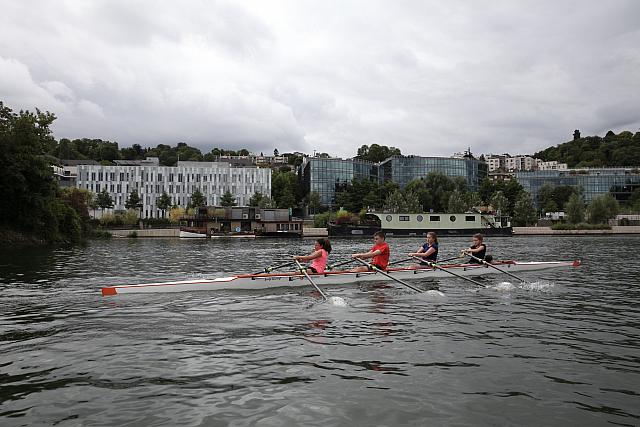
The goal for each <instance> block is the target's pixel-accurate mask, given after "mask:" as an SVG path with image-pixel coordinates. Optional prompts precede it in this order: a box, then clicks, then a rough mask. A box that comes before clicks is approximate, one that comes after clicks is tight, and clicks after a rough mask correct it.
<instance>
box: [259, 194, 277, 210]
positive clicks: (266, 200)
mask: <svg viewBox="0 0 640 427" xmlns="http://www.w3.org/2000/svg"><path fill="white" fill-rule="evenodd" d="M258 207H259V208H261V209H270V208H275V207H277V205H276V202H275V201H274V200H273V199H272V198H271V197H269V196H264V197H263V198H262V199H260V203H258Z"/></svg>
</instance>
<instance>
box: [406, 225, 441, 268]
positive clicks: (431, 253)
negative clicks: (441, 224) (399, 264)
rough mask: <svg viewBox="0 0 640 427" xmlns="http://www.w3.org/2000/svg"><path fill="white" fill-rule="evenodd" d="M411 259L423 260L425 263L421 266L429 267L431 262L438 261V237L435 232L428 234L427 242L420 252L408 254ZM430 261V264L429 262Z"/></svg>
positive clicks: (421, 263)
mask: <svg viewBox="0 0 640 427" xmlns="http://www.w3.org/2000/svg"><path fill="white" fill-rule="evenodd" d="M407 255H409V256H410V257H417V258H422V259H423V260H424V261H422V262H420V264H419V265H429V262H437V261H438V236H437V235H436V233H435V232H433V231H430V232H428V233H427V240H426V242H425V243H424V244H423V245H422V246H420V249H418V252H412V253H409V254H407ZM427 261H429V262H427Z"/></svg>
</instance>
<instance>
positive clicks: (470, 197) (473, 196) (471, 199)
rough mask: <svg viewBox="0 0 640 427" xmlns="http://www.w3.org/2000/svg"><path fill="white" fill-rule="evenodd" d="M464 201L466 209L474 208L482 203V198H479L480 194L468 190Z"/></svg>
mask: <svg viewBox="0 0 640 427" xmlns="http://www.w3.org/2000/svg"><path fill="white" fill-rule="evenodd" d="M466 203H467V208H466V210H468V211H469V210H474V209H476V208H478V207H480V206H481V205H482V199H481V198H480V195H479V194H478V193H471V192H468V193H467V194H466Z"/></svg>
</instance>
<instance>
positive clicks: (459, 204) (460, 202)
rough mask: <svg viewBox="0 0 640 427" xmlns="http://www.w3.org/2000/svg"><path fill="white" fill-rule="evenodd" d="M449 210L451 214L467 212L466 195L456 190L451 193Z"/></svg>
mask: <svg viewBox="0 0 640 427" xmlns="http://www.w3.org/2000/svg"><path fill="white" fill-rule="evenodd" d="M447 210H448V211H449V212H451V213H462V212H465V211H466V210H467V203H466V202H465V200H464V195H463V194H462V193H461V192H460V191H458V190H455V191H453V192H451V195H450V196H449V203H448V205H447Z"/></svg>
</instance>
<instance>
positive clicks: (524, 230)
mask: <svg viewBox="0 0 640 427" xmlns="http://www.w3.org/2000/svg"><path fill="white" fill-rule="evenodd" d="M602 234H640V226H635V225H631V226H620V225H613V226H611V229H610V230H553V229H551V227H513V235H514V236H542V235H553V236H563V235H564V236H579V235H602Z"/></svg>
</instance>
